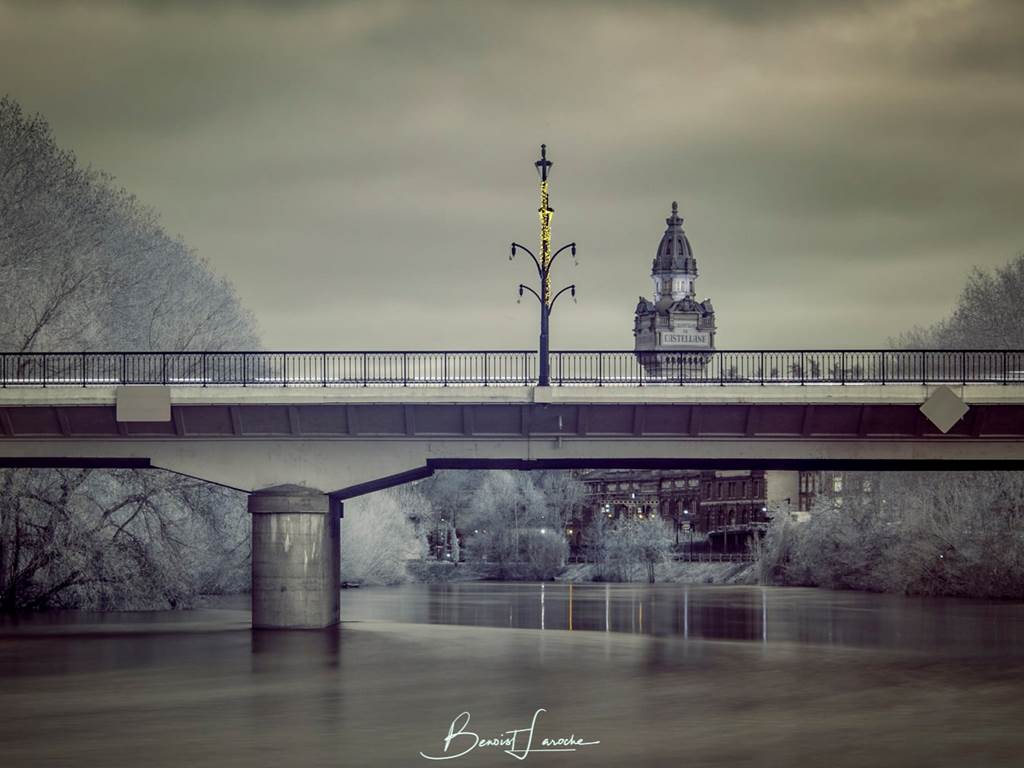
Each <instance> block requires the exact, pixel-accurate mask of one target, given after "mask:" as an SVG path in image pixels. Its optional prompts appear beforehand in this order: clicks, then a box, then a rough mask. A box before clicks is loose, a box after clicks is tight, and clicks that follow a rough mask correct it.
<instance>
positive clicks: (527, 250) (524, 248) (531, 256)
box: [509, 243, 544, 276]
mask: <svg viewBox="0 0 1024 768" xmlns="http://www.w3.org/2000/svg"><path fill="white" fill-rule="evenodd" d="M517 248H521V249H523V250H524V251H526V252H527V253H528V254H530V258H531V259H533V263H534V264H536V265H537V274H538V275H541V276H543V275H544V269H543V267H541V265H540V261H539V260H538V259H537V257H536V256H534V255H533V251H531V250H530V249H529V248H527V247H526V246H525V245H520V244H519V243H512V254H511V255H510V256H509V259H512V257H513V256H515V255H516V249H517Z"/></svg>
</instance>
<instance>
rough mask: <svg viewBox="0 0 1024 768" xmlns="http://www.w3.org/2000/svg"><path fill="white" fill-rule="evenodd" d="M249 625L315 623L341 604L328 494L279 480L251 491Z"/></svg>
mask: <svg viewBox="0 0 1024 768" xmlns="http://www.w3.org/2000/svg"><path fill="white" fill-rule="evenodd" d="M249 514H250V515H251V516H252V625H253V627H254V628H266V629H270V628H280V629H287V628H303V629H317V628H320V627H329V626H331V625H333V624H337V623H338V621H339V619H340V608H341V583H340V580H341V548H340V547H341V521H340V519H339V515H338V508H337V507H336V506H335V505H332V504H331V502H330V499H329V498H328V497H327V495H326V494H324V493H322V492H320V491H318V490H315V489H312V488H304V487H302V486H298V485H279V486H275V487H273V488H265V489H263V490H261V491H257V492H256V493H253V494H250V495H249Z"/></svg>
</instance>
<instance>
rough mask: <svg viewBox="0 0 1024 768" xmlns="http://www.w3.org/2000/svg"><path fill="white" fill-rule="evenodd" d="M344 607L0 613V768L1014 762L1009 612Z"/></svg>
mask: <svg viewBox="0 0 1024 768" xmlns="http://www.w3.org/2000/svg"><path fill="white" fill-rule="evenodd" d="M342 605H343V609H342V613H343V622H342V624H341V626H340V627H338V628H335V629H332V630H328V631H322V632H321V631H317V632H282V631H276V632H252V631H251V630H250V629H249V626H248V624H249V614H248V611H247V609H246V608H247V601H246V599H245V598H229V599H222V600H218V601H215V602H214V603H213V604H211V605H210V606H209V607H205V608H202V609H197V610H193V611H173V612H152V613H149V612H142V613H109V614H89V613H78V612H52V613H45V614H38V615H32V616H28V617H22V618H19V619H17V620H15V619H10V618H8V619H5V620H2V621H0V767H2V768H6V767H8V766H11V767H13V766H32V767H33V768H37V767H38V766H51V765H55V766H72V767H73V768H91V767H92V766H97V767H100V766H102V767H103V768H113V767H115V766H268V767H273V768H300V767H302V766H338V767H342V766H345V767H347V766H359V767H360V768H362V767H364V766H365V767H372V766H426V765H431V764H435V763H432V762H430V761H428V760H427V759H425V758H424V757H423V756H422V755H421V753H425V754H426V755H428V756H431V757H444V756H446V755H447V756H449V757H450V756H453V755H456V754H459V753H462V752H465V754H463V755H462V756H461V757H454V758H452V759H451V760H450V761H448V762H443V763H441V764H444V765H453V766H484V765H487V766H490V765H505V766H512V765H518V764H519V763H520V762H525V763H528V764H535V765H566V766H573V765H578V766H627V767H628V768H637V767H638V766H800V767H801V768H802V767H804V766H808V767H810V768H814V767H816V766H822V767H823V768H824V767H827V768H832V767H834V766H835V767H839V766H851V767H852V766H856V768H874V767H875V766H930V767H933V768H934V767H935V766H957V768H966V767H968V766H1021V765H1024V725H1022V724H1024V603H1020V602H1002V603H1000V602H986V601H968V600H946V599H917V598H905V597H897V596H889V595H866V594H859V593H844V592H830V591H826V590H816V589H792V588H789V589H774V588H761V587H728V586H681V585H652V586H646V585H644V586H639V585H602V584H586V585H575V586H573V587H570V586H569V585H565V584H544V585H541V584H495V583H466V584H452V585H434V586H424V585H408V586H402V587H389V588H363V589H356V590H346V591H345V592H343V594H342ZM538 710H544V711H541V712H539V713H538ZM462 713H468V714H466V715H463V716H462V719H461V720H459V721H458V722H457V723H456V724H455V725H453V720H455V719H456V718H457V716H459V715H460V714H462ZM531 724H533V726H534V727H533V730H532V735H533V740H532V742H530V746H531V751H525V744H526V740H527V738H528V737H529V736H530V732H529V728H530V726H531ZM509 730H519V731H520V733H518V734H516V742H515V744H505V745H503V746H502V745H494V744H492V742H493V741H499V740H500V739H499V737H501V736H502V733H503V732H505V731H509ZM449 732H452V733H454V734H459V732H462V733H461V735H455V736H454V737H453V738H452V739H451V741H450V744H449V747H448V750H447V752H445V744H444V737H445V736H447V735H448V734H449ZM470 733H475V734H477V736H476V737H474V736H472V735H470ZM570 736H571V737H572V739H571V740H570ZM476 738H479V739H480V741H479V743H477V742H476ZM504 738H506V739H507V738H509V737H508V736H507V735H506V736H504ZM545 739H547V740H549V743H548V744H547V745H545V744H544V740H545ZM559 739H562V740H563V741H562V742H558V741H557V740H559ZM580 742H599V743H584V744H581V743H580ZM474 744H476V747H475V748H473V745H474ZM504 749H510V750H511V751H512V752H514V753H515V754H514V755H513V754H508V753H507V752H505V751H504ZM539 749H571V750H573V751H560V752H542V751H537V750H539ZM516 757H519V758H522V760H521V761H520V760H517V759H516Z"/></svg>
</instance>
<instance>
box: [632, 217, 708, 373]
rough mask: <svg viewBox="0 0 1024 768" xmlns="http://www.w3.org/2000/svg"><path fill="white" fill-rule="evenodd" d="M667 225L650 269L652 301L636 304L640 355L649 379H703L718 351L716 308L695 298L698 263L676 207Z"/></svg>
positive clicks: (635, 332) (636, 330)
mask: <svg viewBox="0 0 1024 768" xmlns="http://www.w3.org/2000/svg"><path fill="white" fill-rule="evenodd" d="M665 223H666V224H668V228H667V229H666V230H665V234H664V235H662V236H661V243H660V244H659V245H658V253H657V255H656V256H655V257H654V264H653V266H652V267H651V279H652V280H653V281H654V301H653V302H652V301H648V300H647V299H645V298H644V297H643V296H641V297H640V303H639V304H637V306H636V317H635V321H634V325H633V336H634V337H635V349H636V354H637V358H638V359H639V361H640V364H641V365H642V366H643V369H644V375H645V376H648V377H650V378H666V379H669V380H676V379H686V378H690V379H693V378H698V379H699V378H702V377H703V375H704V369H705V366H706V365H707V361H708V358H709V355H707V354H706V351H708V350H713V349H714V348H715V310H714V308H713V307H712V306H711V300H710V299H704V301H697V300H696V298H695V297H696V282H697V259H696V258H694V255H693V248H692V247H691V246H690V240H689V238H687V236H686V232H684V231H683V219H682V217H680V216H679V208H678V206H677V205H676V203H672V215H671V216H669V218H667V219H665ZM702 352H703V354H702Z"/></svg>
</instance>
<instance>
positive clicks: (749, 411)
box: [0, 387, 1024, 627]
mask: <svg viewBox="0 0 1024 768" xmlns="http://www.w3.org/2000/svg"><path fill="white" fill-rule="evenodd" d="M756 389H757V391H755V392H751V391H750V390H749V389H747V390H746V391H745V392H744V393H743V394H742V396H738V395H735V396H734V395H732V394H730V393H728V392H724V391H722V390H718V389H715V390H714V391H704V392H701V393H698V395H696V396H695V395H694V394H693V393H692V392H687V393H682V392H668V393H667V392H664V391H661V392H636V393H632V394H624V393H614V392H608V391H607V390H605V391H604V392H595V391H593V390H591V391H589V392H580V393H574V392H571V391H570V392H567V393H560V394H559V396H556V397H553V398H552V397H550V396H549V395H547V394H543V395H541V394H539V393H536V392H528V391H525V390H524V392H511V393H510V392H509V391H508V390H504V391H501V390H492V391H490V392H486V391H485V392H484V393H480V392H476V393H472V392H468V393H467V392H464V393H454V392H446V393H444V394H443V395H439V394H438V393H436V392H435V393H430V394H429V396H428V395H424V394H423V393H419V392H416V391H415V390H398V391H397V392H396V391H394V390H391V391H387V392H381V391H377V392H375V391H372V390H370V391H365V392H357V393H343V394H341V395H339V394H338V393H336V392H332V393H331V394H330V395H325V394H322V393H321V394H318V393H317V392H315V391H314V392H309V391H306V392H301V391H299V392H287V393H284V394H282V393H280V392H277V393H268V392H266V391H263V392H260V391H258V390H249V391H247V392H243V393H239V392H237V391H236V392H224V391H220V392H217V391H214V392H207V391H203V390H200V391H198V393H197V391H196V390H193V391H191V392H188V393H180V394H178V395H177V396H176V395H174V393H173V391H172V394H171V396H170V398H167V395H166V394H164V395H163V396H164V397H165V406H166V412H165V413H166V416H167V418H166V419H165V420H162V421H133V420H129V419H130V416H129V417H128V418H125V414H124V413H121V412H119V410H118V405H117V402H116V399H115V397H114V394H113V392H109V393H106V394H103V393H100V394H97V393H96V392H95V391H94V390H79V391H78V392H77V393H76V392H67V391H64V392H59V391H58V392H56V393H55V392H54V391H43V393H42V394H40V393H39V392H38V391H34V392H29V393H27V394H25V393H17V392H14V393H12V391H11V390H6V391H2V393H0V394H2V396H0V467H90V468H104V467H110V468H118V467H128V468H160V469H165V470H169V471H173V472H178V473H182V474H186V475H190V476H193V477H197V478H202V479H205V480H208V481H210V482H214V483H219V484H221V485H225V486H229V487H232V488H236V489H239V490H242V491H246V492H249V493H251V494H252V495H251V496H250V504H249V508H250V512H251V513H252V525H253V561H252V562H253V621H254V624H255V625H256V626H263V627H321V626H328V625H331V624H333V623H336V622H337V621H338V616H339V613H338V602H337V595H338V587H339V584H338V579H339V566H338V559H337V553H338V551H339V549H338V542H339V538H338V536H339V533H338V531H339V527H338V518H339V513H340V508H341V505H340V503H339V501H340V500H343V499H347V498H351V497H353V496H358V495H360V494H364V493H369V492H372V491H375V490H380V489H382V488H385V487H389V486H392V485H397V484H400V483H404V482H409V481H412V480H416V479H418V478H422V477H426V476H428V475H429V474H431V473H432V472H434V471H437V470H442V469H486V468H508V469H568V468H588V467H594V468H603V467H620V468H632V467H636V468H693V469H698V468H735V469H753V468H761V469H816V468H819V469H825V468H842V469H888V470H921V469H923V470H937V469H942V470H967V469H983V468H985V469H1016V470H1021V469H1024V398H1020V396H1019V395H1017V393H1016V391H1014V392H1008V390H1007V388H995V389H996V390H998V392H989V393H988V394H987V395H984V394H983V396H978V397H977V398H974V399H973V400H972V399H971V398H970V397H964V393H963V392H962V393H961V397H963V399H964V400H965V401H966V402H968V403H969V410H968V411H967V413H966V415H964V417H963V418H961V419H960V420H959V421H957V422H956V423H955V424H954V425H953V426H952V428H950V429H949V430H948V431H947V432H942V431H940V430H939V429H937V428H936V427H935V426H934V425H933V424H932V423H931V422H930V421H929V420H928V419H927V418H926V417H925V416H924V414H923V413H922V412H921V410H920V405H921V403H922V402H923V401H924V400H925V399H926V398H927V397H928V392H927V390H925V389H924V388H913V391H911V390H908V389H900V390H899V391H897V389H896V388H894V387H888V388H877V389H886V390H887V391H885V392H881V393H880V392H878V391H873V392H872V391H868V390H866V389H861V390H853V389H852V388H847V389H846V390H845V391H839V390H838V388H835V389H833V390H831V391H828V392H825V393H812V392H810V391H808V390H809V388H808V390H803V389H800V390H799V391H797V392H794V391H793V390H792V389H789V390H786V391H784V392H783V393H782V394H783V395H785V396H784V397H783V396H780V394H779V393H778V392H771V391H770V390H769V389H768V388H764V389H762V388H756ZM1012 389H1014V390H1015V389H1016V388H1012ZM851 390H852V391H851ZM684 394H685V396H686V397H687V398H689V399H690V401H689V402H687V401H683V400H682V397H683V396H684ZM44 397H45V398H48V400H44ZM999 397H1003V398H1004V401H1002V402H1001V401H999V399H998V398H999ZM1017 399H1021V400H1022V401H1021V402H1017V401H1016V400H1017ZM559 400H560V401H559ZM168 401H169V402H171V403H173V405H171V406H167V402H168ZM119 413H120V415H121V420H119Z"/></svg>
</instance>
